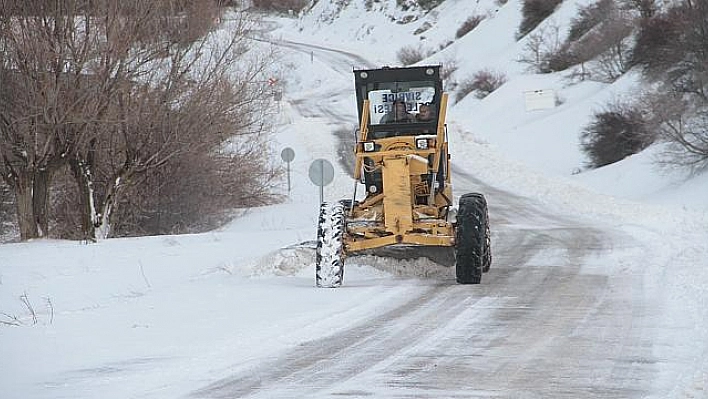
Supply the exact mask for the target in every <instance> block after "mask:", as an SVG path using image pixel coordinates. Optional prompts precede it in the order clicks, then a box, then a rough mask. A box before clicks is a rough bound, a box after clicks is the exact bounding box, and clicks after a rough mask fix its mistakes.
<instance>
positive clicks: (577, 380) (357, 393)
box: [195, 42, 666, 398]
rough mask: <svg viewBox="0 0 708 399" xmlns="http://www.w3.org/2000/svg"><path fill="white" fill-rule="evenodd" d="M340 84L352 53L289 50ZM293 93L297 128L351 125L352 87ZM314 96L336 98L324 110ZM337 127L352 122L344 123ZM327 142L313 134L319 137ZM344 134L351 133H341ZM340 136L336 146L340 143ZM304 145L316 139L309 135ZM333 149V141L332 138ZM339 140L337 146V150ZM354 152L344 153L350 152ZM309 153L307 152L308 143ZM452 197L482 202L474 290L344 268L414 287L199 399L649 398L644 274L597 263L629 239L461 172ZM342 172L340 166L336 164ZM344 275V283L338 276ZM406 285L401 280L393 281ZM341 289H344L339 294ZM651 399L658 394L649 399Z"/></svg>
mask: <svg viewBox="0 0 708 399" xmlns="http://www.w3.org/2000/svg"><path fill="white" fill-rule="evenodd" d="M285 48H287V49H292V50H295V51H297V52H301V53H303V54H304V55H306V56H314V57H315V58H317V59H318V62H322V63H323V64H325V65H328V66H331V70H330V71H327V72H323V74H324V75H325V76H326V75H328V74H333V75H337V74H342V75H344V76H343V77H342V78H341V79H340V80H339V81H338V82H342V81H343V82H346V81H347V80H348V79H349V78H350V75H351V67H352V66H354V65H358V64H361V63H362V59H361V58H360V57H359V56H353V55H351V54H349V53H347V52H342V51H333V50H330V49H326V48H322V47H321V46H310V45H306V44H298V43H294V42H287V45H286V46H285ZM329 83H330V84H320V85H318V86H315V87H309V88H308V90H307V91H306V92H305V93H303V94H301V95H298V94H297V93H290V96H291V103H292V104H293V108H292V109H294V110H296V111H297V112H299V113H300V117H301V118H320V119H323V120H324V121H325V123H324V125H326V126H328V127H329V128H330V133H331V134H335V133H336V132H341V131H342V130H344V131H346V128H342V126H343V125H346V124H347V123H349V124H350V126H355V125H354V124H353V123H352V122H354V123H355V119H354V118H353V115H355V110H354V109H352V108H348V109H347V108H346V107H350V106H351V105H352V104H353V101H350V99H349V96H351V95H352V94H351V92H350V90H349V86H345V87H339V88H338V89H336V90H332V87H333V86H336V84H332V83H331V82H329ZM322 98H328V99H331V100H332V101H328V102H326V103H323V102H322V101H321V99H322ZM343 121H345V122H346V123H343ZM322 134H324V132H322V131H320V132H313V133H312V135H313V136H315V137H317V136H318V135H322ZM345 137H348V136H345ZM339 138H341V137H339ZM303 139H304V140H305V141H307V140H312V137H304V138H303ZM334 143H335V147H340V146H341V141H338V140H334ZM337 143H339V144H337ZM346 144H350V143H346ZM310 145H314V143H310ZM451 151H452V153H453V164H454V165H455V166H454V175H453V183H454V187H455V193H456V196H459V195H461V194H463V193H465V192H471V191H479V192H483V193H485V195H487V197H488V202H489V204H490V219H491V223H492V227H491V228H492V232H493V243H492V247H493V254H494V261H493V266H492V270H491V272H490V273H489V274H486V275H485V276H484V278H483V282H482V284H481V285H479V286H461V285H456V283H455V281H454V272H453V270H451V269H443V270H441V269H440V268H439V267H438V266H434V265H426V264H425V262H416V263H415V264H414V265H411V264H407V263H401V262H397V261H394V260H381V259H373V258H368V259H367V258H364V259H359V258H355V259H351V260H350V262H359V263H361V264H367V262H368V264H369V265H372V266H375V267H378V268H380V269H385V270H387V271H391V272H393V273H394V274H398V275H404V276H406V275H407V276H412V277H420V276H423V275H426V276H427V277H425V278H421V279H420V280H419V281H418V283H417V284H416V285H415V288H414V289H413V290H412V291H411V293H410V294H409V296H408V297H407V298H406V299H405V300H404V301H402V302H401V303H400V304H398V305H396V306H395V307H394V308H392V309H389V310H387V311H385V312H381V313H380V314H376V315H375V316H373V317H371V318H370V319H367V320H365V321H363V322H361V323H354V324H352V325H350V326H346V328H344V329H343V330H342V331H339V332H337V333H335V334H333V335H330V336H327V337H325V338H322V339H316V340H312V341H308V342H303V343H302V344H300V345H298V346H297V347H296V348H294V349H292V350H288V351H284V352H282V353H280V354H278V355H277V356H275V357H273V358H269V359H267V360H265V361H263V362H262V363H259V364H258V365H256V366H254V367H252V368H250V369H249V370H247V371H245V372H241V373H237V374H234V375H231V376H229V377H226V378H223V379H221V380H219V381H216V382H214V383H213V384H209V385H207V386H205V387H204V388H203V389H200V390H198V391H197V392H195V396H197V397H207V398H233V397H249V398H250V397H253V398H274V397H308V398H315V397H317V398H320V397H321V398H325V397H342V396H345V397H376V398H385V397H395V398H443V397H456V398H478V397H514V398H578V397H588V398H589V397H596V398H639V397H647V396H651V395H652V394H656V393H657V391H656V389H655V387H653V386H652V381H656V380H657V378H658V377H657V374H658V373H659V369H660V368H661V365H660V363H662V362H664V361H666V359H661V358H658V357H657V356H656V354H655V352H654V350H653V349H654V346H655V345H657V344H661V343H660V342H657V341H656V339H655V337H656V336H657V331H659V330H660V328H661V326H660V325H659V319H657V318H656V317H654V315H653V314H652V311H651V309H652V308H653V307H654V305H655V304H654V303H652V300H651V297H649V296H648V295H647V293H646V292H645V290H644V286H643V284H644V282H643V281H644V276H643V275H642V274H635V273H619V274H615V275H612V274H608V273H607V272H606V271H607V270H613V268H612V267H608V268H606V267H605V266H606V265H604V263H606V262H615V261H617V260H621V259H626V260H629V259H633V258H636V255H637V253H641V252H644V250H643V245H647V244H646V243H643V242H638V241H636V240H635V239H633V238H632V237H631V236H629V235H628V234H626V233H625V232H623V231H621V230H618V229H616V228H615V227H613V226H611V225H609V224H607V225H604V224H601V223H599V222H597V221H591V220H586V219H583V218H582V217H577V216H573V215H569V214H562V213H559V211H558V210H553V209H549V208H548V207H547V206H546V205H543V204H541V203H537V202H535V201H534V200H532V199H529V198H526V197H523V196H519V195H515V194H512V193H510V192H506V191H503V190H501V189H497V188H495V187H493V186H490V185H487V184H485V182H483V181H481V180H480V179H478V178H476V177H475V174H474V171H470V172H467V171H465V168H464V165H465V164H464V162H461V163H457V162H455V158H454V157H455V155H454V153H455V148H454V144H453V147H452V149H451ZM343 163H344V164H347V163H348V162H346V160H345V161H344V162H343ZM345 276H346V273H345ZM399 283H400V284H404V285H409V284H410V281H407V280H398V281H396V280H394V281H393V282H391V283H390V284H392V285H396V284H399ZM346 284H347V282H346V278H345V287H344V288H343V289H346ZM656 397H662V396H661V395H657V396H656Z"/></svg>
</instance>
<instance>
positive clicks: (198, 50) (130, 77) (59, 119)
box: [0, 0, 269, 239]
mask: <svg viewBox="0 0 708 399" xmlns="http://www.w3.org/2000/svg"><path fill="white" fill-rule="evenodd" d="M29 3H31V2H29ZM3 4H4V3H3ZM8 4H9V3H8ZM57 4H59V6H57V7H53V8H50V7H45V6H44V5H31V4H30V5H28V4H25V3H23V2H19V3H16V4H15V3H12V5H11V8H10V6H8V8H7V9H5V10H1V11H0V30H1V31H2V37H1V39H0V43H2V45H3V46H4V47H5V49H6V51H4V52H2V53H3V54H4V60H3V63H2V64H1V65H0V82H2V83H4V84H2V86H0V87H2V88H3V89H2V91H1V92H0V134H1V135H2V141H0V150H1V152H0V154H1V155H2V161H3V163H2V169H0V173H2V175H3V178H4V179H5V180H6V181H7V182H8V184H9V185H10V186H11V187H12V188H13V190H14V191H15V194H16V198H17V204H18V219H20V227H21V236H22V238H23V239H27V238H32V237H37V236H43V235H46V234H47V230H48V216H47V215H48V212H47V198H48V194H49V189H50V187H51V178H52V175H53V174H54V173H55V172H56V171H57V170H59V169H60V168H62V167H64V166H65V165H67V164H68V165H70V168H71V171H72V174H73V176H74V177H75V179H76V182H77V187H78V191H79V194H80V195H79V196H78V198H79V200H80V204H81V209H82V210H83V211H82V215H83V216H82V219H83V220H82V223H81V225H82V226H83V230H84V234H85V236H86V237H87V238H89V239H97V238H101V237H106V236H108V235H109V234H110V221H111V219H112V217H113V215H114V213H115V207H116V206H117V205H118V204H119V203H121V196H122V195H124V194H125V192H126V190H127V189H128V188H130V187H134V186H136V185H140V184H142V183H145V182H146V181H149V179H148V178H147V176H148V175H149V173H150V172H151V171H154V170H159V169H160V168H164V167H166V166H167V165H168V164H169V162H170V161H172V160H174V159H177V158H179V157H180V156H184V154H188V153H205V154H215V153H218V147H219V146H221V145H223V143H224V142H225V141H226V140H227V139H228V138H229V137H231V136H234V135H251V136H254V135H255V136H257V135H259V134H261V133H262V132H263V131H264V129H265V125H264V124H263V113H264V112H266V111H265V110H267V109H268V107H267V103H268V102H269V99H268V96H266V95H264V90H265V85H264V84H259V83H258V81H259V80H260V81H262V80H264V79H263V78H262V77H261V75H260V74H262V72H263V70H264V68H265V66H266V65H267V64H268V62H267V61H268V60H267V58H265V57H262V58H253V57H251V58H248V57H250V55H249V56H247V54H248V52H247V51H246V50H245V48H246V47H245V43H244V41H245V40H246V32H247V22H246V20H245V19H241V20H236V21H231V22H230V24H232V30H231V31H230V32H231V33H230V35H228V36H225V35H224V34H223V33H222V34H219V35H217V33H210V32H209V29H210V27H211V26H212V24H213V22H214V20H215V18H216V17H217V16H218V9H217V7H216V5H215V4H214V3H210V2H200V3H199V4H197V3H196V2H193V1H186V0H182V1H179V0H160V1H150V2H130V3H128V4H126V3H124V2H121V1H119V0H104V1H96V2H86V3H84V2H80V1H70V0H69V1H64V2H59V3H57ZM244 115H247V116H244ZM250 139H251V140H253V139H254V138H253V137H251V138H250ZM256 141H257V140H256ZM265 184H267V182H266V183H265ZM235 205H237V204H235Z"/></svg>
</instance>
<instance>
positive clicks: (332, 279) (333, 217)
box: [315, 202, 344, 288]
mask: <svg viewBox="0 0 708 399" xmlns="http://www.w3.org/2000/svg"><path fill="white" fill-rule="evenodd" d="M343 279H344V206H343V205H342V204H341V203H339V202H336V203H332V204H327V203H324V204H322V205H321V206H320V218H319V223H318V226H317V257H316V267H315V280H316V284H317V286H318V287H322V288H336V287H339V286H341V285H342V280H343Z"/></svg>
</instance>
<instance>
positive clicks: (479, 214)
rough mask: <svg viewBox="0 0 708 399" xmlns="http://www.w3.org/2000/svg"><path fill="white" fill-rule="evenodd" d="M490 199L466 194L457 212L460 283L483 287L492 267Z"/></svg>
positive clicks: (456, 254)
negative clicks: (486, 272)
mask: <svg viewBox="0 0 708 399" xmlns="http://www.w3.org/2000/svg"><path fill="white" fill-rule="evenodd" d="M487 215H488V213H487V200H486V199H485V198H484V196H483V195H482V194H476V193H474V194H465V195H463V196H462V197H461V198H460V203H459V210H458V212H457V231H456V234H455V235H456V241H457V246H456V248H455V269H456V274H457V282H458V283H460V284H479V283H480V282H481V281H482V273H483V272H485V271H488V270H489V267H490V266H491V261H492V260H491V251H490V240H489V220H488V216H487Z"/></svg>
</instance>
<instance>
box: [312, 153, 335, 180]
mask: <svg viewBox="0 0 708 399" xmlns="http://www.w3.org/2000/svg"><path fill="white" fill-rule="evenodd" d="M333 179H334V167H332V164H331V163H330V162H329V161H328V160H326V159H321V158H320V159H315V160H314V161H312V163H311V164H310V180H311V181H312V183H314V184H315V185H316V186H320V187H324V186H326V185H328V184H329V183H332V180H333Z"/></svg>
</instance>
